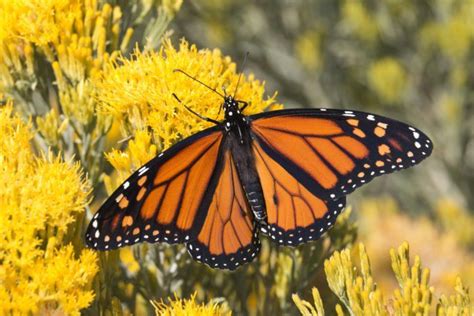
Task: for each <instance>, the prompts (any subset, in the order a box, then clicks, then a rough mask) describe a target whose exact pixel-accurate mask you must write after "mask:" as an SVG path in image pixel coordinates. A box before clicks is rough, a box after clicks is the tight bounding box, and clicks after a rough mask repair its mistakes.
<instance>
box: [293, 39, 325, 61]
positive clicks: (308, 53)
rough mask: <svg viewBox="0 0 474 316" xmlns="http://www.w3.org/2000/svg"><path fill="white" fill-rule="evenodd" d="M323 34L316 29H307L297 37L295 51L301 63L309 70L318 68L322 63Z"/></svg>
mask: <svg viewBox="0 0 474 316" xmlns="http://www.w3.org/2000/svg"><path fill="white" fill-rule="evenodd" d="M320 46H321V36H320V34H319V33H317V32H314V31H307V32H305V33H303V34H301V35H300V36H298V38H297V39H296V43H295V51H296V55H297V56H298V58H299V60H300V61H301V63H302V64H303V65H304V66H306V67H307V68H308V69H309V70H318V69H319V68H320V67H321V64H322V57H321V47H320Z"/></svg>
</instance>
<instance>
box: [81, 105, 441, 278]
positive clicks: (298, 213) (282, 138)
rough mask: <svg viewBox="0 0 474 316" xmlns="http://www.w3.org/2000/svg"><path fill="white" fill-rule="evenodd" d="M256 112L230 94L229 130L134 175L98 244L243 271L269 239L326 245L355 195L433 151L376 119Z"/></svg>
mask: <svg viewBox="0 0 474 316" xmlns="http://www.w3.org/2000/svg"><path fill="white" fill-rule="evenodd" d="M246 106H247V103H246V102H243V101H238V100H235V99H234V98H233V97H231V96H225V98H224V102H223V105H222V108H223V110H224V114H225V115H224V117H225V119H224V121H223V122H215V121H213V122H215V123H216V126H214V127H211V128H208V129H206V130H204V131H202V132H199V133H197V134H195V135H193V136H191V137H189V138H187V139H185V140H183V141H182V142H180V143H178V144H176V145H174V146H173V147H171V148H170V149H168V150H167V151H165V152H163V153H161V154H160V155H158V156H157V157H156V158H154V159H152V160H151V161H150V162H148V163H147V164H145V165H144V166H143V167H142V168H140V169H139V170H137V171H136V172H135V173H134V174H132V175H131V176H130V178H129V179H127V181H126V182H125V183H124V184H123V185H122V186H120V187H119V188H118V189H117V190H116V191H115V192H114V193H113V194H112V195H111V197H110V198H109V199H108V200H107V201H106V202H105V203H104V205H103V206H102V207H101V208H100V209H99V211H98V212H97V213H96V214H95V215H94V217H93V219H92V221H91V223H90V225H89V228H88V230H87V233H86V243H87V244H88V246H90V247H92V248H95V249H99V250H109V249H115V248H119V247H123V246H126V245H131V244H134V243H138V242H143V241H147V242H167V243H186V245H187V248H188V251H189V252H190V254H191V255H192V257H193V258H194V259H196V260H198V261H201V262H204V263H206V264H208V265H209V266H211V267H214V268H222V269H230V270H233V269H236V268H237V267H239V266H240V265H242V264H245V263H248V262H250V261H252V260H253V259H254V258H255V257H256V255H257V253H258V251H259V249H260V240H259V233H263V234H264V235H267V236H268V237H269V238H270V239H271V240H272V241H274V242H276V243H277V244H279V245H285V246H297V245H299V244H301V243H305V242H308V241H313V240H317V239H319V238H320V237H321V235H322V234H324V233H325V232H326V231H327V230H328V229H330V228H331V227H332V226H333V225H334V223H335V220H336V217H337V216H338V215H339V214H340V212H342V210H343V208H344V207H345V202H346V197H345V196H346V195H347V194H349V193H350V192H352V191H353V190H355V189H356V188H357V187H359V186H361V185H363V184H365V183H367V182H369V181H370V180H371V179H372V178H374V177H375V176H378V175H382V174H385V173H390V172H393V171H396V170H400V169H404V168H407V167H410V166H412V165H414V164H417V163H419V162H420V161H421V160H423V159H424V158H426V157H427V156H429V155H430V153H431V150H432V144H431V141H430V140H429V138H428V137H427V136H426V135H424V134H423V133H422V132H421V131H419V130H418V129H415V128H414V127H411V126H409V125H406V124H404V123H401V122H398V121H395V120H392V119H388V118H385V117H382V116H377V115H374V114H370V113H364V112H356V111H347V110H332V109H295V110H280V111H272V112H267V113H261V114H257V115H251V116H245V115H243V111H244V109H245V107H246ZM211 121H212V120H211Z"/></svg>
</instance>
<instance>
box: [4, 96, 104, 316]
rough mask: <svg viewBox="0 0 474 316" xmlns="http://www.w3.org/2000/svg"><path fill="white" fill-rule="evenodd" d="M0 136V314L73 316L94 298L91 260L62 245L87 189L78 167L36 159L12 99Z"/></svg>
mask: <svg viewBox="0 0 474 316" xmlns="http://www.w3.org/2000/svg"><path fill="white" fill-rule="evenodd" d="M0 134H1V135H2V137H1V138H0V181H1V183H6V184H8V185H5V186H3V187H2V189H0V263H1V264H0V284H2V287H1V288H0V301H1V302H2V304H1V305H0V314H10V313H12V314H38V313H46V314H51V313H54V312H58V313H66V314H71V315H79V311H80V310H81V309H83V308H85V307H87V306H89V304H90V303H91V302H92V300H93V297H94V294H93V292H92V291H91V290H90V288H91V282H92V279H93V277H94V275H95V274H96V272H97V263H96V260H97V258H96V255H95V253H93V252H91V251H89V250H83V251H81V252H80V253H78V254H75V253H74V249H73V246H72V245H66V246H63V244H64V243H65V241H66V237H65V236H66V234H67V231H68V229H69V226H68V225H69V224H71V223H72V222H73V221H74V219H75V217H76V216H77V215H78V214H79V213H83V212H84V207H85V205H86V203H87V201H88V193H89V186H88V184H87V183H86V182H85V181H84V180H83V176H82V173H81V172H80V169H79V166H78V164H74V163H71V162H62V161H61V160H60V159H59V158H57V157H54V156H52V155H51V154H46V155H44V156H42V157H39V158H38V157H35V155H34V151H33V150H32V148H31V146H30V140H31V139H32V136H33V135H32V133H31V132H30V130H29V126H28V125H25V124H23V123H22V121H21V120H20V118H19V117H18V116H17V115H13V114H12V105H11V102H10V103H9V104H7V105H6V106H5V107H3V108H0ZM53 236H54V237H53ZM44 245H46V249H45V247H44Z"/></svg>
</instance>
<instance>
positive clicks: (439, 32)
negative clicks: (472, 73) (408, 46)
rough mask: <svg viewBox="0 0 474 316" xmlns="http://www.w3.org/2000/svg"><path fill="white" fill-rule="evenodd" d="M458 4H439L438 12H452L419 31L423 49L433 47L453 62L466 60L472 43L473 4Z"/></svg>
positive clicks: (473, 31) (463, 2) (470, 2)
mask: <svg viewBox="0 0 474 316" xmlns="http://www.w3.org/2000/svg"><path fill="white" fill-rule="evenodd" d="M458 4H459V5H451V4H449V5H447V3H444V2H440V4H439V5H440V8H439V10H446V11H452V12H450V14H449V15H447V16H446V17H447V18H443V19H440V20H439V21H436V22H432V23H429V24H427V25H425V26H424V27H423V28H422V29H421V31H420V40H421V44H422V45H423V46H424V47H426V48H428V47H430V46H431V47H435V48H437V49H440V50H441V52H442V53H443V54H444V55H445V56H447V57H449V58H451V59H452V60H453V61H457V62H462V61H465V59H466V58H468V56H469V51H470V49H471V47H472V43H473V41H474V26H473V24H472V20H473V19H474V3H473V2H472V1H461V2H459V3H458Z"/></svg>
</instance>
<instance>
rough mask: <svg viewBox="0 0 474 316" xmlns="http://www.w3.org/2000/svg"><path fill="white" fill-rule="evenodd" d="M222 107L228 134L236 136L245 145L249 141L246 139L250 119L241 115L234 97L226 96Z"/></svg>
mask: <svg viewBox="0 0 474 316" xmlns="http://www.w3.org/2000/svg"><path fill="white" fill-rule="evenodd" d="M222 107H223V108H224V116H225V120H224V122H223V124H224V128H225V130H226V132H228V133H233V134H235V135H236V136H237V137H238V138H239V141H240V143H241V144H244V142H246V141H248V140H249V139H247V138H246V136H248V135H246V134H248V132H247V131H248V130H249V128H248V119H247V117H246V116H245V115H243V114H242V113H241V111H240V108H239V103H238V102H237V101H236V100H235V99H234V98H233V97H232V96H226V97H225V99H224V103H223V104H222Z"/></svg>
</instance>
